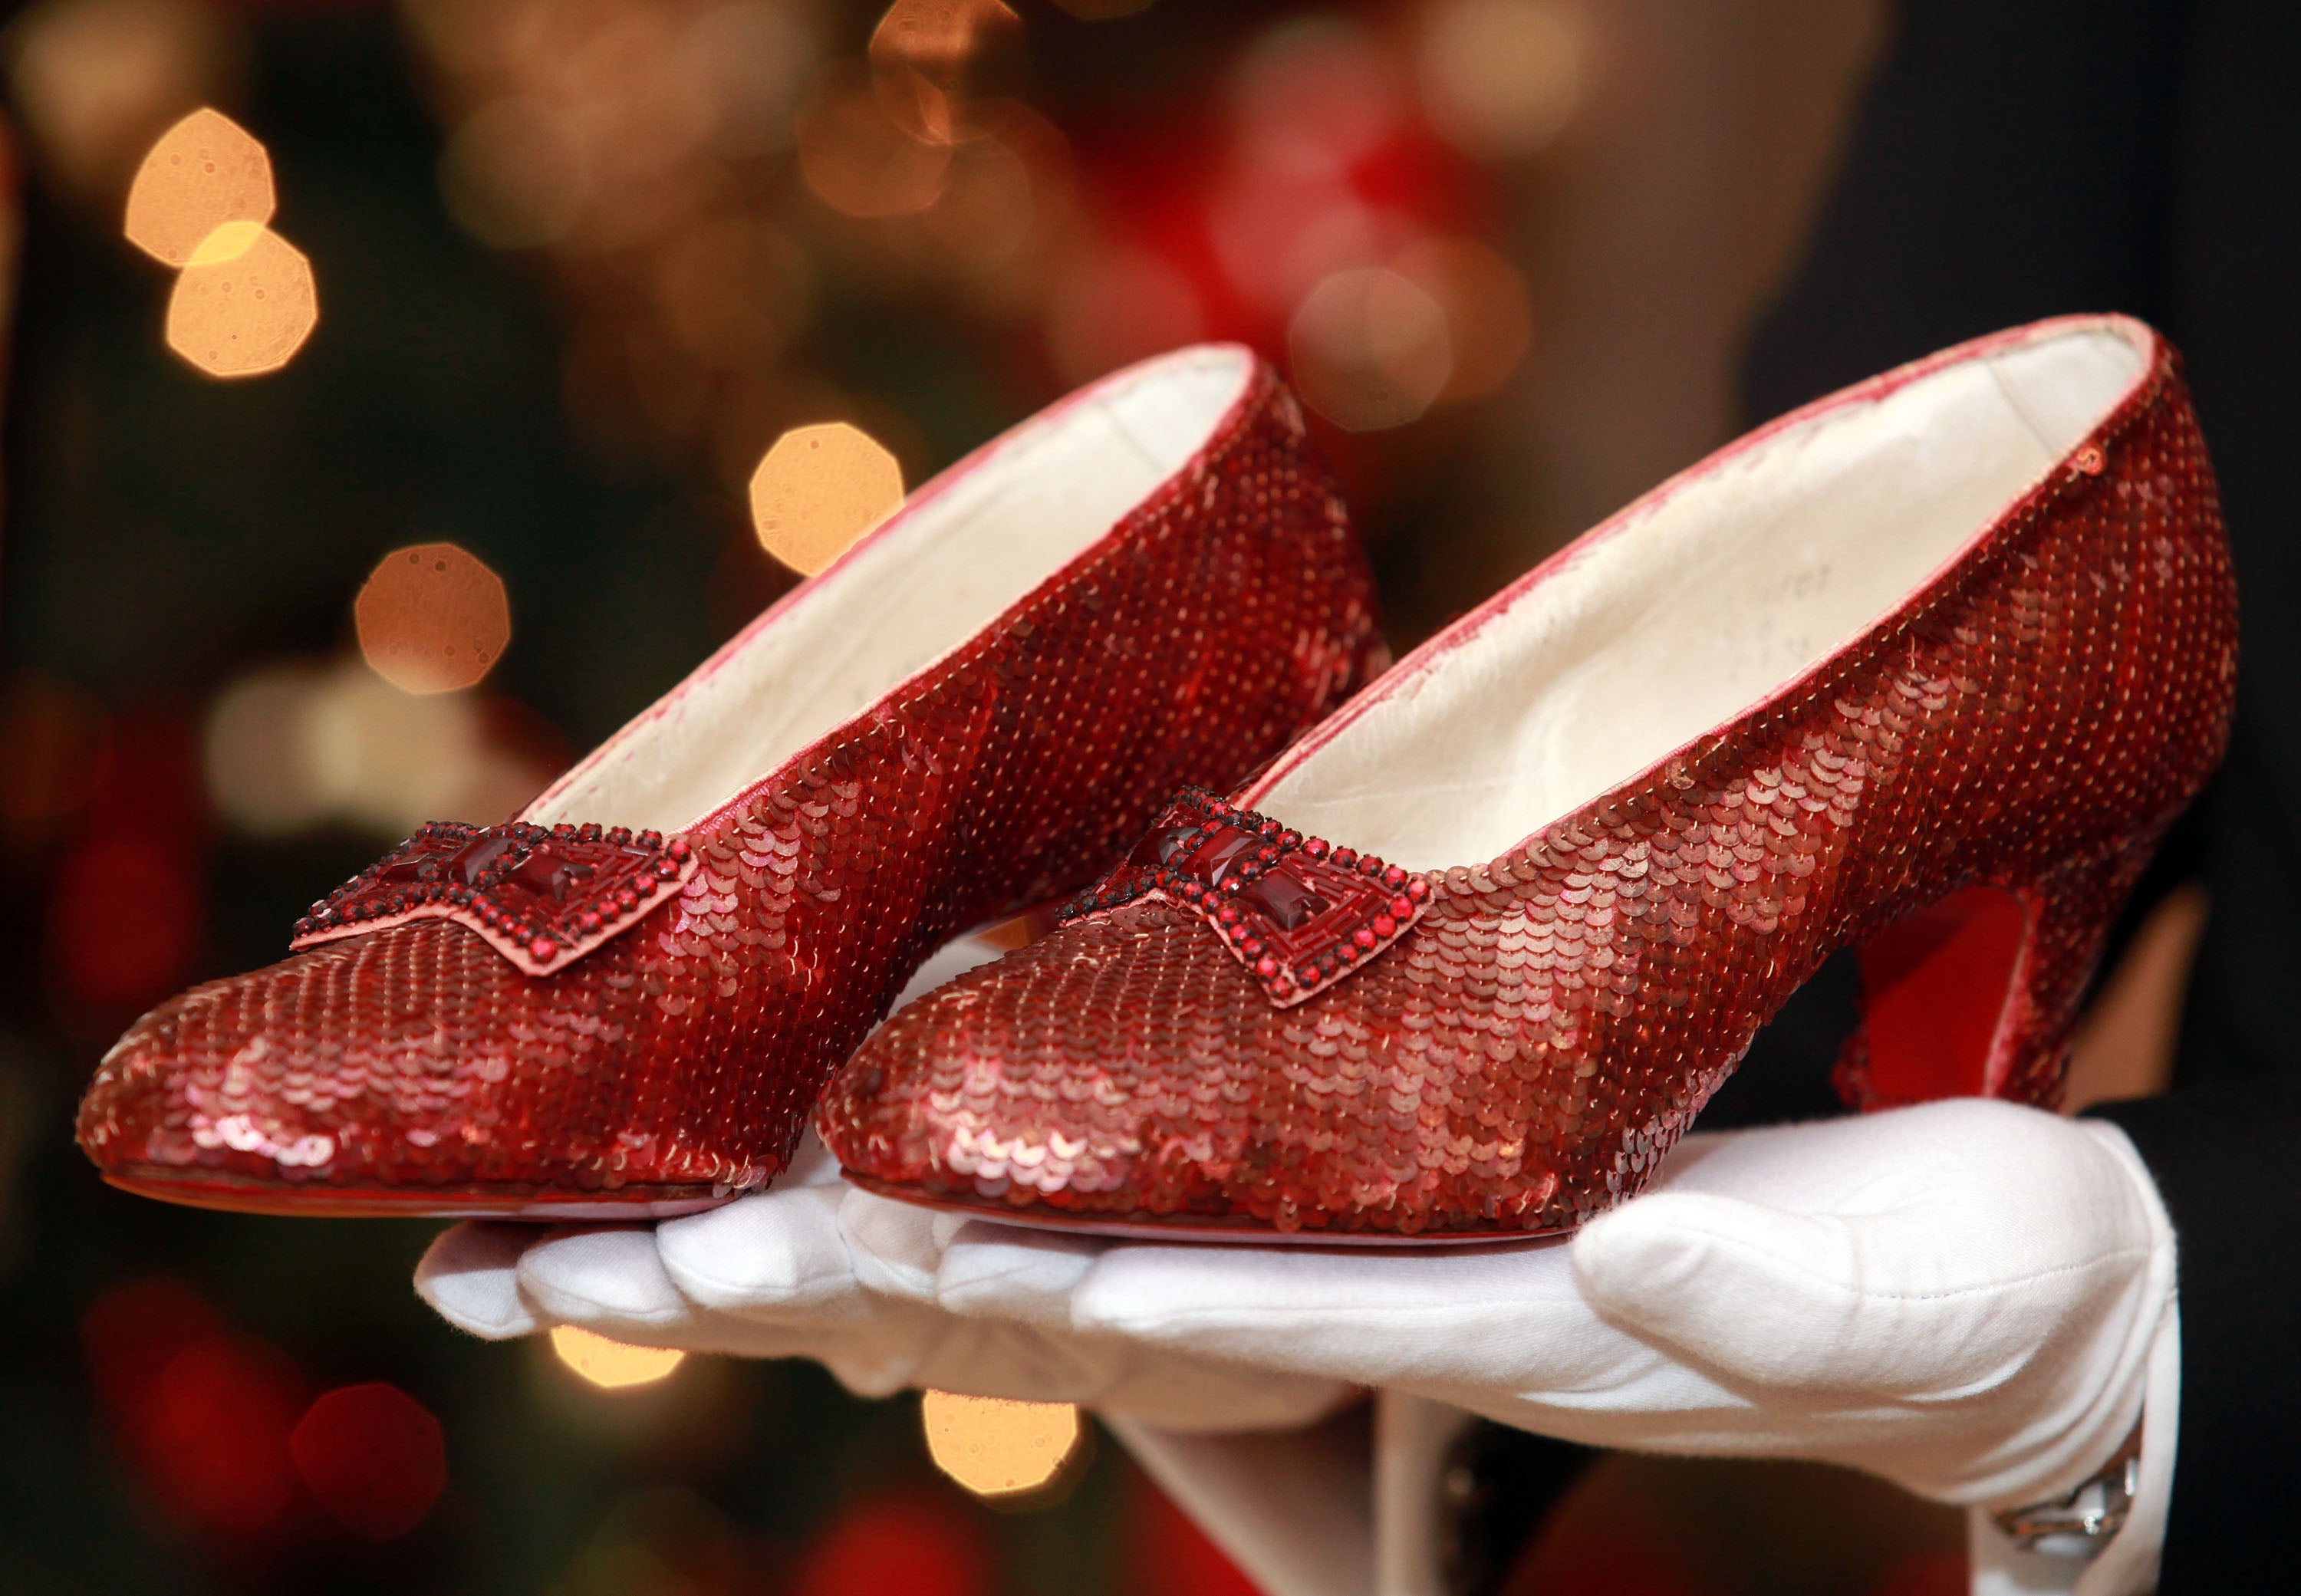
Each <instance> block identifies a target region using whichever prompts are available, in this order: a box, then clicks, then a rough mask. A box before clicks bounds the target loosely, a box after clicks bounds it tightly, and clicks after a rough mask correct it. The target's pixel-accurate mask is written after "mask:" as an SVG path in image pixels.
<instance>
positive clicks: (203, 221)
mask: <svg viewBox="0 0 2301 1596" xmlns="http://www.w3.org/2000/svg"><path fill="white" fill-rule="evenodd" d="M278 206H279V197H278V196H277V195H276V194H275V193H274V192H273V189H272V157H271V156H270V155H267V154H266V153H265V152H264V146H263V145H262V144H261V143H260V142H259V141H258V140H257V139H256V138H255V135H253V134H251V133H250V132H248V130H247V129H245V128H243V127H241V126H240V125H239V124H238V122H236V121H232V120H231V118H230V117H228V116H226V115H224V114H223V113H222V112H221V111H215V110H212V109H207V108H205V107H204V108H202V109H201V110H198V111H195V112H193V113H191V114H190V115H189V116H188V117H186V118H184V119H183V121H180V122H178V123H177V124H176V125H175V126H174V127H172V128H170V129H169V130H167V131H166V132H165V133H163V134H162V135H161V136H160V138H159V141H158V142H157V143H155V145H153V146H152V149H151V153H150V154H148V155H146V156H145V157H144V164H143V165H142V166H141V167H139V168H138V169H137V172H136V180H135V182H134V183H133V184H131V185H130V188H129V190H128V215H127V221H126V230H127V234H128V241H129V242H130V243H131V244H133V245H135V246H136V247H138V249H141V250H142V251H144V252H145V253H146V255H151V256H153V257H154V258H155V259H156V260H161V261H165V262H166V263H168V264H169V265H171V266H182V265H186V264H188V263H190V261H191V260H192V257H193V255H194V253H195V252H196V251H197V250H198V249H199V248H200V247H201V244H202V242H203V241H204V240H205V239H206V238H209V237H210V236H211V235H213V233H214V232H215V230H217V229H218V228H220V227H222V226H223V225H224V223H226V222H228V221H239V222H252V223H254V224H255V226H257V227H258V228H260V227H262V225H263V224H264V222H267V221H271V220H272V212H273V211H274V210H276V209H277V208H278Z"/></svg>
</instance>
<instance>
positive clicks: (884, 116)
mask: <svg viewBox="0 0 2301 1596" xmlns="http://www.w3.org/2000/svg"><path fill="white" fill-rule="evenodd" d="M827 77H828V79H829V80H828V81H826V82H825V83H824V86H823V87H822V88H819V89H818V90H816V94H815V95H814V96H813V97H811V98H810V99H809V100H808V101H807V104H806V105H805V106H803V107H802V108H801V109H800V111H799V128H798V137H799V175H800V176H801V177H803V178H805V179H806V180H807V188H808V189H809V190H810V191H811V192H812V193H813V194H814V195H815V196H816V198H817V199H819V200H821V201H822V202H823V203H824V205H829V206H830V207H831V208H832V209H833V210H834V211H837V212H840V213H842V214H844V215H848V216H857V217H873V216H909V215H915V214H916V213H919V212H921V211H924V210H925V209H926V208H927V207H928V206H930V205H933V204H934V202H935V201H936V200H937V199H939V198H941V196H942V186H943V180H944V178H945V177H946V176H947V175H948V173H949V171H950V146H949V145H947V144H945V143H942V142H941V141H939V140H935V139H929V138H917V137H915V136H913V134H912V133H911V132H910V131H909V130H908V129H906V128H905V127H903V126H902V125H901V124H900V123H899V122H898V121H896V120H895V119H894V118H893V117H891V116H890V115H889V114H888V113H887V110H886V108H885V106H884V105H883V103H882V101H881V96H880V91H879V90H878V89H877V88H875V87H874V84H873V83H872V82H871V81H870V80H869V79H868V78H867V77H858V76H855V75H850V74H841V73H831V74H827ZM919 85H920V87H923V88H932V86H931V85H927V84H926V83H925V79H920V80H919Z"/></svg>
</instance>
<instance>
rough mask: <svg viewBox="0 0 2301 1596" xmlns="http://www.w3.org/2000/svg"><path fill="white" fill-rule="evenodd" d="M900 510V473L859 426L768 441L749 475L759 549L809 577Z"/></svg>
mask: <svg viewBox="0 0 2301 1596" xmlns="http://www.w3.org/2000/svg"><path fill="white" fill-rule="evenodd" d="M902 503H903V468H902V466H901V465H900V464H899V463H898V462H897V461H896V459H895V456H894V455H893V454H891V452H890V451H889V450H888V449H887V448H886V447H884V446H883V445H882V444H881V443H880V442H879V441H878V440H877V439H874V438H873V437H872V436H871V435H870V434H869V433H867V432H866V431H864V430H862V429H861V428H860V427H856V426H851V425H849V423H848V422H821V423H819V424H817V425H815V426H810V427H794V428H792V429H791V430H790V431H788V432H786V433H784V434H783V435H782V437H781V438H778V439H775V444H774V447H773V448H771V449H769V450H768V451H767V453H766V457H765V458H764V459H762V460H761V461H760V462H759V468H758V470H757V471H756V472H753V473H752V475H751V525H752V527H753V529H754V530H755V531H757V533H758V537H759V543H760V546H761V547H764V548H766V551H767V552H768V553H769V554H771V555H773V556H775V558H777V559H778V560H781V561H782V563H783V564H786V565H789V566H790V567H791V569H792V570H794V571H796V572H799V573H800V574H801V575H805V576H812V575H814V574H815V573H816V572H818V571H820V570H822V569H823V568H824V566H825V565H828V564H831V562H832V561H833V560H835V559H837V558H838V557H839V556H841V555H842V554H844V553H845V552H846V551H847V549H848V547H849V546H850V545H852V544H853V543H854V542H855V540H856V539H858V538H860V537H862V536H863V534H864V533H866V532H867V531H870V530H871V529H872V528H873V527H874V526H877V525H878V524H879V523H880V522H882V521H884V520H885V519H886V518H887V517H888V516H890V515H891V514H894V513H895V511H896V510H898V509H899V508H900V507H901V506H902Z"/></svg>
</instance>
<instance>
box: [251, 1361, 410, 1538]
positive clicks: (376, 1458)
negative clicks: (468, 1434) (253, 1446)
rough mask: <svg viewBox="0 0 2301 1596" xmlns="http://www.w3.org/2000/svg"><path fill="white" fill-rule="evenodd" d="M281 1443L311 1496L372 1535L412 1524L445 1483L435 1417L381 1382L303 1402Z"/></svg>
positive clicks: (359, 1531)
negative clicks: (284, 1443) (299, 1416)
mask: <svg viewBox="0 0 2301 1596" xmlns="http://www.w3.org/2000/svg"><path fill="white" fill-rule="evenodd" d="M288 1450H289V1456H291V1457H292V1458H294V1459H295V1463H296V1472H297V1475H301V1476H302V1478H303V1481H304V1484H305V1488H306V1489H307V1490H309V1491H310V1492H311V1493H312V1497H313V1500H315V1501H317V1502H318V1503H319V1504H320V1506H321V1507H322V1508H325V1509H327V1512H328V1514H329V1516H330V1517H332V1518H334V1519H335V1520H336V1522H338V1523H339V1524H340V1525H343V1526H344V1527H345V1528H346V1529H348V1530H350V1531H351V1532H352V1533H355V1534H357V1535H364V1536H365V1537H367V1538H368V1539H369V1540H371V1541H389V1540H392V1539H394V1538H396V1537H397V1536H400V1535H404V1534H406V1533H408V1532H409V1531H410V1530H412V1529H414V1527H415V1526H416V1525H419V1524H421V1523H422V1522H423V1516H424V1515H425V1514H427V1513H429V1512H430V1511H431V1504H432V1503H434V1502H436V1501H438V1500H439V1492H441V1491H442V1490H444V1489H446V1487H447V1483H448V1449H447V1442H446V1440H445V1438H444V1436H443V1435H442V1434H441V1432H440V1429H439V1420H438V1419H436V1418H434V1417H432V1416H431V1410H430V1409H429V1408H425V1407H424V1406H423V1403H421V1402H419V1401H417V1400H415V1399H414V1397H411V1396H409V1395H408V1394H407V1393H406V1391H401V1390H400V1389H399V1388H398V1387H397V1386H394V1385H386V1384H383V1383H381V1382H377V1383H371V1384H366V1385H346V1386H341V1387H339V1388H338V1389H337V1390H334V1391H329V1392H327V1393H326V1394H325V1395H323V1396H322V1397H321V1398H320V1399H319V1400H317V1401H315V1402H314V1403H313V1404H312V1405H311V1407H309V1408H306V1409H305V1412H304V1416H303V1418H302V1419H301V1420H299V1421H298V1422H297V1425H296V1428H295V1431H294V1433H291V1434H290V1435H289V1438H288Z"/></svg>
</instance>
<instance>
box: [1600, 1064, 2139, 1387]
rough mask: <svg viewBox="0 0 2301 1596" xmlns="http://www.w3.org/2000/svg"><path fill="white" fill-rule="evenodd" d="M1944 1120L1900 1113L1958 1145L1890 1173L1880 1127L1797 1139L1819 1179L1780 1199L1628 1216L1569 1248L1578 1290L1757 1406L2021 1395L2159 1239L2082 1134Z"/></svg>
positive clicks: (1724, 1198) (2057, 1127)
mask: <svg viewBox="0 0 2301 1596" xmlns="http://www.w3.org/2000/svg"><path fill="white" fill-rule="evenodd" d="M1948 1107H1949V1106H1948V1105H1943V1106H1940V1107H1937V1108H1935V1109H1929V1110H1913V1111H1905V1112H1906V1113H1907V1114H1908V1116H1909V1119H1908V1122H1907V1125H1908V1128H1909V1129H1910V1130H1912V1131H1914V1130H1919V1129H1920V1128H1922V1129H1925V1130H1929V1131H1937V1132H1938V1131H1946V1130H1953V1129H1954V1130H1956V1131H1960V1132H1964V1133H1965V1134H1964V1135H1963V1136H1962V1137H1954V1138H1953V1137H1949V1136H1942V1135H1916V1136H1911V1137H1910V1138H1909V1139H1908V1140H1909V1144H1910V1145H1909V1146H1908V1147H1907V1149H1906V1150H1901V1149H1896V1150H1897V1151H1898V1152H1899V1156H1898V1157H1896V1156H1894V1155H1893V1154H1887V1153H1885V1152H1884V1151H1883V1149H1880V1147H1879V1146H1878V1138H1877V1137H1876V1136H1875V1134H1874V1126H1873V1127H1865V1128H1863V1129H1862V1130H1856V1129H1855V1128H1854V1127H1853V1125H1848V1126H1847V1127H1846V1128H1845V1131H1844V1132H1837V1127H1835V1126H1828V1127H1824V1126H1812V1127H1805V1128H1804V1132H1805V1134H1806V1136H1807V1140H1806V1141H1805V1142H1803V1143H1802V1144H1797V1145H1799V1146H1800V1148H1801V1149H1802V1156H1803V1157H1806V1158H1810V1159H1812V1160H1814V1161H1816V1163H1817V1164H1818V1167H1815V1168H1813V1169H1811V1170H1807V1171H1803V1172H1797V1173H1798V1174H1801V1175H1803V1178H1797V1179H1792V1180H1788V1181H1777V1182H1770V1184H1772V1186H1773V1190H1771V1191H1766V1192H1765V1193H1764V1195H1765V1196H1766V1197H1768V1198H1770V1199H1773V1200H1753V1197H1743V1196H1736V1195H1731V1194H1729V1193H1728V1192H1727V1191H1718V1190H1716V1189H1714V1187H1713V1189H1712V1190H1709V1191H1662V1192H1660V1193H1657V1194H1654V1195H1652V1196H1648V1197H1644V1198H1641V1199H1636V1200H1634V1201H1632V1202H1629V1203H1627V1204H1625V1205H1624V1206H1623V1207H1620V1208H1619V1209H1616V1210H1615V1211H1614V1212H1612V1213H1611V1214H1608V1215H1605V1216H1602V1217H1600V1218H1599V1219H1597V1220H1595V1221H1594V1222H1592V1223H1591V1224H1589V1225H1587V1226H1586V1227H1585V1228H1584V1229H1583V1231H1582V1233H1580V1235H1579V1236H1577V1238H1576V1240H1575V1241H1574V1244H1573V1249H1572V1259H1573V1267H1574V1275H1575V1280H1576V1283H1577V1285H1578V1286H1579V1287H1580V1289H1581V1291H1582V1292H1583V1294H1584V1296H1585V1298H1586V1299H1587V1300H1588V1301H1589V1303H1590V1304H1591V1306H1592V1308H1594V1310H1595V1311H1596V1312H1597V1313H1598V1314H1599V1316H1601V1317H1602V1318H1605V1319H1606V1320H1608V1321H1609V1322H1610V1323H1611V1324H1614V1325H1615V1326H1616V1327H1617V1328H1618V1329H1621V1330H1623V1331H1626V1332H1627V1333H1630V1334H1632V1335H1635V1336H1636V1337H1638V1338H1639V1339H1640V1340H1642V1341H1646V1342H1648V1343H1649V1344H1650V1345H1653V1346H1656V1347H1658V1348H1660V1349H1663V1350H1665V1351H1667V1352H1669V1354H1670V1355H1672V1356H1673V1357H1675V1358H1678V1359H1680V1360H1682V1361H1684V1362H1686V1363H1687V1364H1690V1365H1692V1366H1696V1367H1699V1368H1703V1369H1705V1370H1706V1371H1708V1372H1710V1373H1711V1375H1713V1376H1714V1377H1716V1378H1718V1379H1719V1381H1720V1382H1721V1383H1725V1384H1727V1385H1728V1386H1738V1387H1741V1388H1744V1389H1745V1394H1749V1395H1751V1396H1753V1398H1757V1399H1759V1400H1768V1399H1767V1397H1766V1393H1768V1392H1770V1393H1774V1395H1773V1397H1772V1399H1771V1400H1776V1401H1787V1402H1789V1403H1790V1404H1791V1405H1793V1406H1800V1407H1806V1408H1836V1407H1841V1406H1849V1405H1866V1404H1872V1403H1876V1402H1878V1401H1879V1400H1884V1401H1886V1402H1887V1403H1894V1402H1897V1401H1898V1402H1911V1401H1914V1402H1920V1403H1927V1404H1932V1403H1942V1402H1955V1401H1958V1400H1966V1399H1972V1398H1979V1397H1981V1396H1983V1395H1984V1394H1985V1393H1987V1392H1989V1391H2001V1390H2003V1389H2004V1388H2005V1387H2007V1386H2011V1385H2018V1384H2021V1383H2024V1381H2025V1378H2028V1377H2032V1376H2035V1375H2039V1374H2043V1373H2046V1371H2047V1369H2048V1368H2049V1367H2050V1366H2052V1365H2053V1364H2054V1361H2055V1359H2056V1358H2058V1357H2059V1356H2060V1355H2061V1354H2062V1353H2063V1342H2064V1341H2067V1340H2070V1339H2077V1338H2082V1337H2088V1336H2090V1335H2091V1334H2092V1333H2095V1332H2096V1330H2097V1329H2099V1328H2103V1327H2104V1326H2103V1325H2102V1321H2103V1319H2104V1316H2115V1314H2116V1309H2117V1306H2118V1305H2119V1303H2120V1299H2121V1297H2123V1296H2124V1294H2125V1293H2126V1292H2127V1291H2128V1289H2129V1286H2130V1285H2131V1283H2132V1282H2133V1280H2134V1278H2135V1276H2136V1274H2137V1273H2138V1272H2139V1271H2140V1270H2141V1269H2142V1268H2143V1267H2144V1266H2146V1261H2147V1258H2148V1254H2149V1249H2150V1245H2151V1241H2152V1237H2151V1230H2150V1226H2149V1224H2148V1221H2147V1219H2146V1215H2145V1213H2144V1212H2143V1209H2142V1205H2141V1203H2140V1201H2139V1199H2138V1196H2137V1195H2136V1193H2135V1191H2133V1182H2131V1180H2130V1179H2129V1177H2128V1176H2127V1175H2126V1174H2124V1173H2123V1172H2122V1171H2121V1168H2120V1167H2119V1166H2118V1164H2117V1161H2116V1160H2115V1158H2114V1157H2113V1156H2112V1155H2111V1154H2110V1153H2109V1152H2108V1151H2107V1149H2104V1147H2103V1146H2102V1145H2101V1144H2100V1142H2099V1141H2097V1140H2096V1138H2095V1137H2094V1136H2092V1135H2089V1134H2088V1132H2087V1131H2086V1130H2083V1129H2080V1128H2079V1127H2076V1126H2072V1125H2071V1124H2068V1123H2067V1122H2060V1121H2055V1120H2054V1119H2052V1118H2051V1117H2050V1116H2046V1115H2042V1114H2035V1113H2031V1112H2029V1111H2023V1110H2018V1109H2010V1108H2008V1107H2005V1106H2004V1105H1996V1104H1992V1105H1987V1106H1984V1105H1979V1104H1976V1105H1970V1106H1968V1105H1960V1106H1959V1107H1960V1108H1962V1109H1964V1110H1965V1112H1963V1113H1962V1114H1960V1113H1957V1112H1955V1111H1952V1112H1951V1113H1948V1114H1944V1113H1943V1110H1944V1109H1946V1108H1948ZM1986 1109H1994V1110H1996V1114H1995V1115H1994V1116H1993V1115H1991V1114H1989V1113H1987V1112H1986ZM1977 1110H1983V1111H1982V1112H1976V1111H1977ZM1881 1117H1894V1116H1881ZM1936 1120H1939V1121H1942V1122H1945V1123H1941V1124H1931V1123H1929V1122H1931V1121H1936ZM1950 1121H1954V1122H1956V1123H1955V1124H1950V1123H1946V1122H1950ZM1818 1132H1819V1133H1818ZM1830 1132H1836V1134H1831V1133H1830ZM1834 1141H1844V1142H1845V1144H1846V1145H1845V1146H1844V1147H1842V1148H1834V1147H1833V1146H1832V1145H1831V1144H1832V1143H1833V1142H1834ZM1954 1141H1955V1142H1962V1146H1959V1147H1958V1148H1957V1149H1956V1150H1955V1151H1949V1150H1947V1149H1945V1143H1950V1142H1954ZM1854 1154H1861V1155H1867V1156H1861V1157H1841V1156H1840V1155H1854ZM1831 1166H1835V1173H1836V1174H1837V1175H1838V1176H1839V1179H1837V1180H1833V1178H1832V1175H1833V1168H1832V1167H1831ZM1778 1173H1786V1172H1778ZM1701 1183H1703V1184H1711V1182H1710V1181H1703V1182H1701ZM1798 1188H1803V1191H1801V1193H1800V1195H1801V1197H1802V1198H1803V1200H1802V1201H1797V1202H1795V1203H1794V1204H1786V1203H1783V1202H1782V1201H1781V1198H1782V1197H1784V1196H1786V1195H1787V1194H1788V1192H1789V1191H1791V1190H1795V1189H1798ZM1833 1188H1837V1189H1838V1193H1837V1194H1838V1196H1839V1197H1840V1199H1841V1200H1839V1201H1837V1202H1832V1201H1831V1200H1830V1196H1831V1194H1832V1191H1833ZM1753 1196H1754V1194H1753ZM1753 1388H1754V1389H1753Z"/></svg>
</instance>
